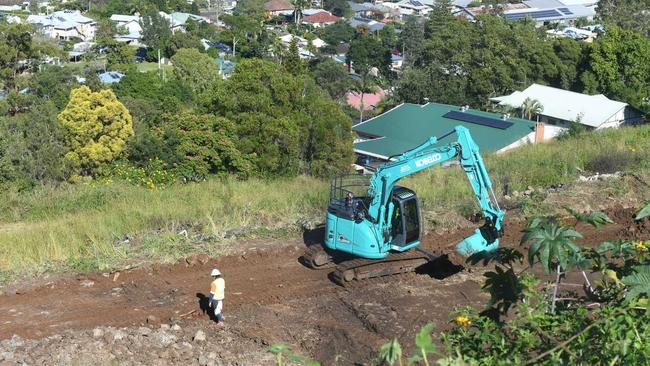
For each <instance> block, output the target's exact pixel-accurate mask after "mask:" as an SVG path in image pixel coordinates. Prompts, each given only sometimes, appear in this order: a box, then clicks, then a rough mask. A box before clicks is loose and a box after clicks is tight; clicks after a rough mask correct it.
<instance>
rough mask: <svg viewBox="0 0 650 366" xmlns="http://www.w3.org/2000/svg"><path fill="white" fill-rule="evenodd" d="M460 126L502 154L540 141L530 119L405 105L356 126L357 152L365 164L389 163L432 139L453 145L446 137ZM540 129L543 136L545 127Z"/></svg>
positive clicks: (448, 107)
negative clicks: (378, 161) (393, 158)
mask: <svg viewBox="0 0 650 366" xmlns="http://www.w3.org/2000/svg"><path fill="white" fill-rule="evenodd" d="M458 125H461V126H465V127H467V128H468V129H469V130H470V132H471V134H472V137H473V138H474V141H475V142H476V143H477V144H478V146H479V148H480V149H481V151H493V152H497V153H499V152H503V151H506V150H509V149H512V148H515V147H517V146H521V145H524V144H528V143H534V142H535V141H536V138H535V136H536V124H535V122H532V121H529V120H525V119H521V118H513V117H510V116H508V115H502V114H499V113H490V112H483V111H478V110H474V109H469V108H468V107H458V106H453V105H447V104H439V103H427V104H424V105H419V104H410V103H405V104H400V105H398V106H397V107H395V108H393V109H391V110H389V111H388V112H386V113H383V114H381V115H379V116H377V117H374V118H371V119H369V120H367V121H364V122H362V123H359V124H357V125H355V126H354V127H352V130H353V131H355V132H356V133H357V136H358V138H357V139H356V140H355V142H354V151H355V152H356V153H357V155H358V156H359V157H360V158H361V159H360V160H361V161H365V162H366V163H365V164H364V165H370V164H368V163H369V162H370V161H377V160H380V161H387V160H390V157H392V156H395V155H400V154H402V153H403V152H405V151H408V150H411V149H413V148H414V147H416V146H418V145H420V144H422V143H423V142H425V141H426V140H427V139H428V138H429V137H431V136H436V137H438V138H440V142H439V145H440V146H442V145H446V144H448V143H451V142H453V141H454V136H453V135H451V136H446V137H442V136H444V135H446V134H447V133H448V132H450V131H452V130H453V129H454V127H455V126H458ZM537 126H538V127H537V134H538V136H540V133H541V136H543V132H544V131H543V124H538V125H537ZM441 137H442V138H441ZM537 141H539V138H538V139H537ZM364 157H365V159H364Z"/></svg>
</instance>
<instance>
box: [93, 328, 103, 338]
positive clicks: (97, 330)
mask: <svg viewBox="0 0 650 366" xmlns="http://www.w3.org/2000/svg"><path fill="white" fill-rule="evenodd" d="M103 335H104V331H103V330H102V329H101V328H95V329H93V338H101V337H102V336H103Z"/></svg>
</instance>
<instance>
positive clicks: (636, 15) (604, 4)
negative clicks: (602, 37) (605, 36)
mask: <svg viewBox="0 0 650 366" xmlns="http://www.w3.org/2000/svg"><path fill="white" fill-rule="evenodd" d="M648 9H650V1H648V0H628V1H616V0H602V1H599V2H598V6H597V7H596V13H597V14H598V16H599V17H600V19H602V20H603V21H604V22H605V24H606V25H607V26H608V27H607V28H609V26H610V25H614V26H618V27H621V28H623V29H626V30H630V31H635V32H640V33H643V34H644V35H645V36H646V37H648V36H650V12H648Z"/></svg>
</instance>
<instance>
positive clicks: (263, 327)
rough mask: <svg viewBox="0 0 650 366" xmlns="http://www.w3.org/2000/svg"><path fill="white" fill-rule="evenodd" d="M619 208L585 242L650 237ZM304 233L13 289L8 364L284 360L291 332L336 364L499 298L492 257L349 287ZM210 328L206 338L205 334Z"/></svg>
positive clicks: (0, 300)
mask: <svg viewBox="0 0 650 366" xmlns="http://www.w3.org/2000/svg"><path fill="white" fill-rule="evenodd" d="M608 214H609V215H610V217H612V218H613V219H614V221H616V224H612V225H608V226H605V227H603V228H601V229H600V230H595V229H593V228H591V227H587V226H584V225H579V226H578V229H579V230H580V231H581V232H582V233H583V234H584V235H585V237H584V239H582V240H581V242H582V243H583V244H587V245H593V244H595V243H599V242H602V241H603V240H607V239H613V238H618V237H625V238H627V239H648V238H650V221H648V220H645V221H643V222H635V221H634V220H633V216H634V212H633V211H632V210H628V209H623V208H618V209H613V210H610V211H608ZM523 226H524V223H523V221H513V220H510V221H508V222H507V223H506V235H505V237H504V238H503V239H502V245H504V246H518V245H519V240H520V237H521V230H522V229H523ZM472 231H473V230H459V231H457V232H451V233H447V234H443V235H436V234H431V235H428V236H427V237H426V238H425V241H424V242H423V248H425V249H426V250H428V251H431V252H436V253H440V254H442V253H450V252H451V251H452V250H453V247H454V245H455V244H456V243H457V242H458V241H460V240H461V239H462V238H464V237H465V236H467V235H469V234H471V233H472ZM304 242H309V240H302V241H297V242H292V243H271V244H273V245H264V246H263V247H260V246H257V248H253V247H251V244H250V243H249V244H248V245H247V246H246V245H243V246H242V247H243V248H246V249H245V250H243V251H242V252H241V253H239V254H237V255H231V256H226V257H221V258H217V259H208V258H204V259H203V258H198V259H197V258H194V259H193V260H190V261H189V262H190V263H191V264H188V263H186V262H182V263H177V264H175V265H159V266H154V267H151V268H138V269H132V270H127V271H122V272H116V273H103V274H102V273H92V274H83V275H76V276H69V277H65V278H60V279H57V280H53V281H52V282H49V283H44V284H42V285H40V286H30V287H26V288H23V289H20V288H18V289H14V290H12V291H7V293H5V294H3V295H1V296H0V324H1V325H0V339H2V340H3V341H1V342H0V363H2V362H3V360H4V361H5V362H19V363H24V364H66V365H67V364H89V363H94V364H115V363H117V364H179V365H181V364H182V365H185V364H200V365H220V364H225V365H266V364H272V363H273V361H272V358H271V357H270V356H269V355H268V354H267V353H265V352H264V349H265V348H266V347H268V346H269V345H271V344H274V343H279V342H282V343H287V344H289V345H291V346H292V348H293V349H294V350H295V351H296V352H298V353H302V354H304V355H308V356H310V357H313V358H315V359H318V360H319V361H321V362H322V363H323V364H324V365H351V364H365V363H367V362H369V361H370V360H371V359H372V358H373V357H374V355H375V354H376V350H377V348H378V346H379V345H380V344H382V343H383V342H385V341H386V340H387V339H390V338H393V337H398V338H400V339H403V340H406V343H407V344H410V343H412V342H410V341H409V339H413V336H414V335H415V332H416V331H417V330H418V329H419V328H420V327H421V326H422V325H424V324H426V323H427V322H434V324H435V326H436V328H435V329H436V330H437V331H441V330H444V329H446V328H448V327H449V321H450V319H451V318H452V316H451V315H450V312H452V311H453V310H455V309H458V308H462V307H465V306H475V307H481V306H482V304H484V303H485V300H486V299H487V295H485V294H483V293H481V292H480V286H481V284H482V282H483V277H482V275H483V273H484V272H485V271H486V270H489V269H490V268H489V267H482V266H476V267H471V268H463V267H461V266H457V265H454V264H452V263H451V262H449V261H446V260H441V261H438V262H435V263H430V264H427V265H425V266H423V267H422V268H420V270H418V271H417V273H411V274H406V275H400V276H392V277H385V278H379V279H372V280H368V281H364V282H361V283H355V284H354V285H352V286H348V287H345V288H343V287H340V286H337V285H335V284H334V283H333V282H332V281H331V280H330V279H329V277H328V274H329V272H330V270H311V269H308V268H306V267H305V266H303V265H302V264H301V263H300V261H299V257H300V256H301V255H302V253H303V252H304V247H305V243H304ZM451 259H452V262H454V261H455V260H456V259H455V258H453V257H452V258H451ZM456 264H458V262H456ZM213 267H218V268H219V269H220V270H221V271H222V272H223V273H224V276H225V279H226V285H227V292H226V293H227V299H226V301H225V304H224V314H225V316H226V321H227V324H228V326H227V328H226V329H223V330H221V329H218V328H216V327H215V326H214V324H213V323H212V322H211V320H210V319H209V317H208V315H207V314H206V313H205V312H204V311H203V310H202V309H204V308H205V305H206V304H205V303H206V299H205V297H206V296H207V294H208V293H207V290H208V286H209V282H210V280H211V279H210V277H209V273H210V270H211V269H212V268H213ZM170 326H174V327H173V328H170ZM199 330H200V331H202V332H204V333H205V336H206V339H205V340H202V337H200V336H199V337H198V338H197V337H196V336H197V334H196V332H197V331H199ZM407 348H408V347H407ZM7 364H11V363H7Z"/></svg>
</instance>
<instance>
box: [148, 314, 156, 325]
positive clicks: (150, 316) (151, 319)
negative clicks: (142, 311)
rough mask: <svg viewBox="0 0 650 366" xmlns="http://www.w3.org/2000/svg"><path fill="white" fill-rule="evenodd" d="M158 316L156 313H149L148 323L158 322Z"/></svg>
mask: <svg viewBox="0 0 650 366" xmlns="http://www.w3.org/2000/svg"><path fill="white" fill-rule="evenodd" d="M157 322H158V318H157V317H156V316H155V315H147V323H148V324H152V323H157Z"/></svg>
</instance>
